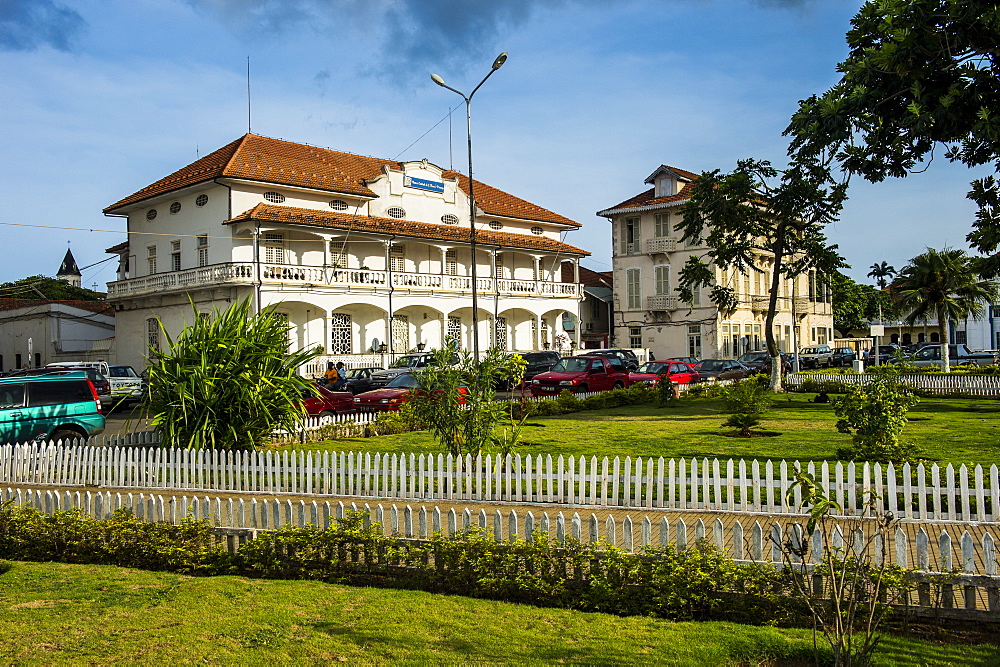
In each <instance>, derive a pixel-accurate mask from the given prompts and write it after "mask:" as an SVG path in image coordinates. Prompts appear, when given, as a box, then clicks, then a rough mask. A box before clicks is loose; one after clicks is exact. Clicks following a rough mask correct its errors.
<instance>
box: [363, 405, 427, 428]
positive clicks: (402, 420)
mask: <svg viewBox="0 0 1000 667" xmlns="http://www.w3.org/2000/svg"><path fill="white" fill-rule="evenodd" d="M425 428H427V424H426V423H425V422H424V420H423V419H421V417H420V415H419V414H417V410H416V409H415V407H414V406H413V404H412V403H411V402H409V401H408V402H406V403H403V405H401V406H400V408H399V410H396V411H394V412H380V413H379V414H378V415H376V417H375V421H373V422H371V423H370V424H368V429H367V431H368V432H367V433H366V435H368V436H373V435H398V434H400V433H410V432H411V431H422V430H424V429H425Z"/></svg>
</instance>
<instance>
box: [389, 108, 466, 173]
mask: <svg viewBox="0 0 1000 667" xmlns="http://www.w3.org/2000/svg"><path fill="white" fill-rule="evenodd" d="M454 110H455V107H448V114H447V115H446V116H445V117H444V118H442V119H441V120H439V121H438V122H436V123H434V124H433V125H432V126H431V129H429V130H427V131H426V132H424V133H423V134H421V135H420V136H419V137H417V140H416V141H414V142H413V143H412V144H410V145H409V146H407V147H406V148H404V149H403V150H401V151H399V155H397V156H396V157H394V158H392V159H393V160H398V159H399V156H400V155H402V154H403V153H405V152H406V151H408V150H410V149H411V148H413V147H414V146H416V145H417V144H418V143H420V140H421V139H423V138H424V137H426V136H427V135H428V134H430V133H431V132H432V131H433V130H434V128H435V127H437V126H438V125H440V124H441V123H443V122H445V121H446V120H448V119H449V118H451V114H452V112H453V111H454Z"/></svg>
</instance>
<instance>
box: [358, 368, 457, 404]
mask: <svg viewBox="0 0 1000 667" xmlns="http://www.w3.org/2000/svg"><path fill="white" fill-rule="evenodd" d="M416 387H417V378H415V377H414V376H413V373H402V374H400V375H397V376H396V377H394V378H393V379H392V380H391V381H390V382H389V384H387V385H386V386H384V387H382V388H381V389H373V390H372V391H366V392H364V393H362V394H356V395H355V396H354V407H355V408H357V409H360V410H364V411H366V412H369V411H372V410H399V408H400V407H402V405H403V403H406V402H407V401H408V400H410V396H411V394H412V392H413V390H414V389H416ZM468 393H469V390H468V389H467V388H466V387H459V388H458V402H459V403H465V395H466V394H468Z"/></svg>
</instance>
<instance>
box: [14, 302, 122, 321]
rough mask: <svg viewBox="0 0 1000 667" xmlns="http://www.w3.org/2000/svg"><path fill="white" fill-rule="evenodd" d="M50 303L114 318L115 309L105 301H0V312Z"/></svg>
mask: <svg viewBox="0 0 1000 667" xmlns="http://www.w3.org/2000/svg"><path fill="white" fill-rule="evenodd" d="M51 303H61V304H63V305H66V306H73V307H74V308H82V309H83V310H89V311H91V312H94V313H99V314H101V315H111V316H112V317H114V314H115V307H114V306H113V305H112V304H110V303H108V302H107V301H74V300H50V299H0V310H14V309H15V308H27V307H29V306H46V305H48V304H51Z"/></svg>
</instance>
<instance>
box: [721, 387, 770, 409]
mask: <svg viewBox="0 0 1000 667" xmlns="http://www.w3.org/2000/svg"><path fill="white" fill-rule="evenodd" d="M720 393H721V395H722V400H723V401H724V402H725V405H726V412H728V413H730V414H747V415H759V414H763V413H765V412H767V411H768V410H770V409H771V400H772V399H773V398H774V394H772V393H771V392H770V391H769V390H768V388H767V386H762V385H761V384H760V383H759V382H757V381H756V380H754V379H753V378H746V379H745V380H740V381H739V382H734V383H733V384H730V385H727V386H725V387H723V388H722V390H721V392H720Z"/></svg>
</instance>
